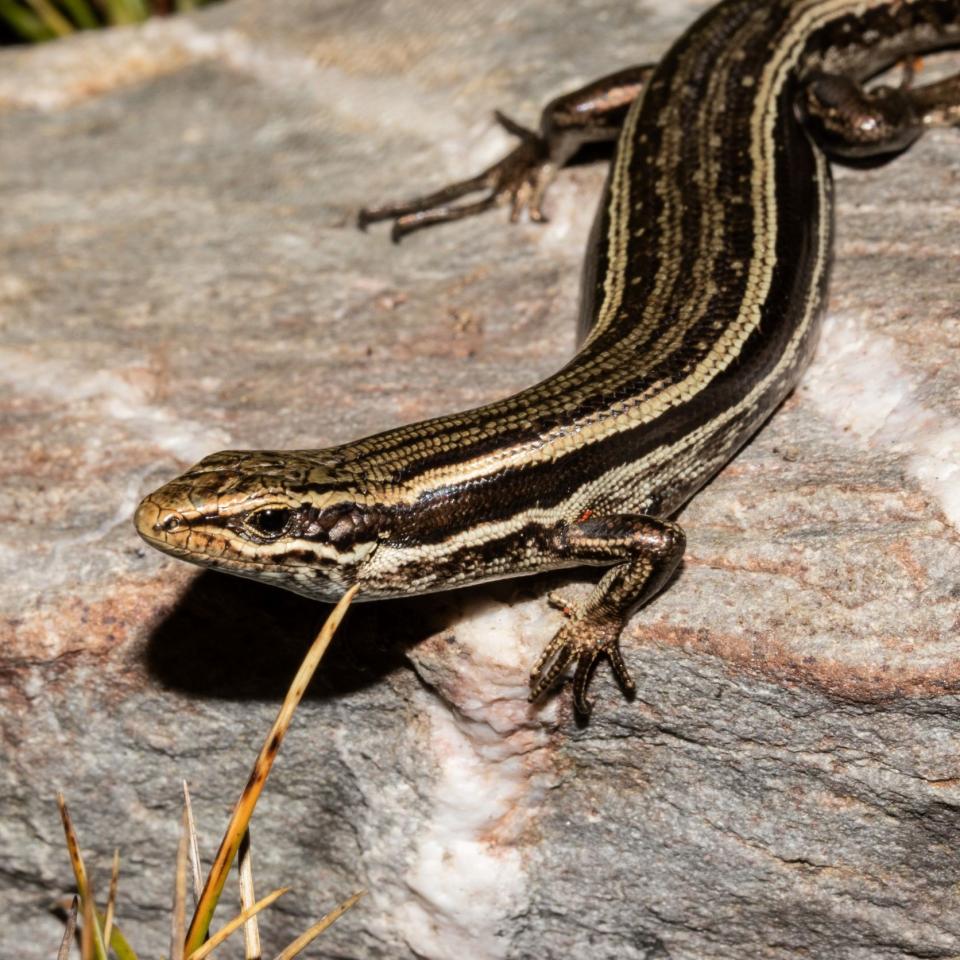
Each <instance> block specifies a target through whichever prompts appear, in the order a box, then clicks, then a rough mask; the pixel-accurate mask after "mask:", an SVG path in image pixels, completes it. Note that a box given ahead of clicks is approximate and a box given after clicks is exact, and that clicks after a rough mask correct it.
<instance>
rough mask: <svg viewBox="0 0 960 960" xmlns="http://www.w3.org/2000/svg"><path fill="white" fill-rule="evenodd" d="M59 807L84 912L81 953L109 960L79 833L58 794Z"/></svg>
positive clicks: (85, 955) (61, 795)
mask: <svg viewBox="0 0 960 960" xmlns="http://www.w3.org/2000/svg"><path fill="white" fill-rule="evenodd" d="M57 806H58V807H59V808H60V819H61V820H62V821H63V833H64V836H65V837H66V838H67V850H68V851H69V852H70V863H71V864H72V865H73V875H74V877H75V878H76V881H77V894H78V895H79V897H80V906H81V908H82V910H83V931H82V934H83V935H82V937H81V951H82V954H83V960H87V958H88V957H93V958H94V960H107V951H106V949H105V948H104V945H103V933H102V931H101V930H100V924H99V923H97V919H96V908H95V906H94V903H93V894H92V892H91V890H90V881H89V880H88V879H87V869H86V867H85V866H84V865H83V857H82V856H81V854H80V841H79V840H78V839H77V832H76V830H74V829H73V821H72V820H71V819H70V812H69V811H68V810H67V801H66V800H64V798H63V794H62V793H58V794H57ZM88 944H89V945H88Z"/></svg>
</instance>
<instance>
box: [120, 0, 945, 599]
mask: <svg viewBox="0 0 960 960" xmlns="http://www.w3.org/2000/svg"><path fill="white" fill-rule="evenodd" d="M958 41H960V0H725V2H723V3H720V4H719V5H717V6H716V7H715V8H713V9H712V10H710V11H708V12H707V13H706V14H705V15H704V16H703V17H702V18H701V19H700V20H699V21H698V22H697V23H696V24H694V25H693V26H692V27H691V28H690V29H689V30H688V31H687V33H686V34H685V35H684V36H683V37H682V38H681V39H680V40H679V41H678V42H677V43H676V44H675V45H674V46H673V47H672V48H671V49H670V50H669V51H668V53H667V54H666V55H665V57H664V58H663V60H662V61H661V63H660V64H659V65H658V67H657V69H656V70H655V71H654V73H653V75H652V77H651V78H650V81H649V83H648V85H647V87H646V89H645V90H644V91H643V93H642V95H641V96H640V98H639V99H638V100H637V101H636V102H635V103H634V105H633V107H632V108H631V110H630V112H629V113H628V114H627V117H626V120H625V122H624V127H623V130H622V133H621V136H620V139H619V141H618V145H617V149H616V153H615V157H614V161H613V164H612V166H611V171H610V176H609V179H608V184H607V188H606V192H605V199H604V203H603V205H602V207H601V209H600V213H599V220H598V224H597V229H596V231H595V237H596V238H597V240H596V245H595V248H594V249H593V250H592V251H591V252H590V254H589V255H590V256H591V257H592V258H593V259H594V264H595V269H592V270H591V271H590V274H589V275H591V276H593V277H594V278H595V280H594V282H592V283H591V284H590V285H589V286H588V288H587V289H585V290H584V299H583V316H582V321H581V322H582V326H583V327H584V328H585V329H586V330H587V335H586V339H585V341H584V343H583V346H582V348H581V350H580V352H579V353H578V354H577V355H576V356H575V357H574V358H573V360H572V361H571V362H570V363H569V364H568V365H567V366H566V367H564V369H562V370H561V371H559V372H558V373H556V374H555V375H553V376H551V377H549V378H548V379H546V380H544V381H543V382H542V383H539V384H537V385H535V386H533V387H530V388H529V389H527V390H524V391H522V392H521V393H519V394H516V395H515V396H512V397H509V398H507V399H505V400H502V401H499V402H497V403H493V404H490V405H487V406H484V407H481V408H478V409H475V410H470V411H466V412H464V413H458V414H453V415H450V416H445V417H441V418H438V419H434V420H430V421H426V422H423V423H416V424H412V425H409V426H406V427H401V428H399V429H395V430H390V431H387V432H385V433H381V434H378V435H376V436H373V437H369V438H366V439H363V440H359V441H357V442H355V443H351V444H348V445H345V446H341V447H336V448H331V449H328V450H323V451H284V452H226V453H221V454H215V455H213V456H212V457H208V458H207V459H206V460H204V461H203V462H202V463H201V464H199V465H198V466H197V467H195V468H194V469H193V470H191V471H190V472H188V473H187V474H185V475H184V476H183V477H180V478H178V479H177V480H175V481H173V482H171V483H170V484H168V485H167V486H165V487H163V488H161V490H159V491H157V492H156V493H154V494H151V496H150V497H148V498H146V500H145V501H144V503H143V504H142V505H141V508H140V511H138V520H137V524H138V529H140V531H141V533H143V535H144V536H145V537H147V539H149V540H150V542H151V543H154V544H155V545H157V546H158V547H160V548H161V549H165V550H168V551H169V552H172V553H175V554H176V555H177V556H181V557H183V558H185V559H188V560H192V561H194V562H198V563H205V564H208V565H212V566H217V567H219V568H222V569H226V570H230V571H232V572H234V573H239V574H241V575H244V576H253V577H257V578H260V579H266V580H269V581H270V582H274V583H278V584H280V585H282V586H285V587H287V588H289V589H293V590H296V591H297V592H300V593H305V594H308V595H310V596H316V597H320V598H323V599H335V598H336V597H338V596H339V595H340V594H341V593H342V592H343V590H344V589H346V588H347V587H348V586H349V585H351V584H352V583H354V582H358V583H360V585H361V594H360V598H361V599H364V598H366V599H373V598H377V597H386V596H392V595H397V594H407V593H413V592H426V591H430V590H439V589H444V588H446V587H450V586H454V585H457V584H462V583H468V582H477V581H480V580H484V579H492V578H497V577H505V576H515V575H518V574H523V573H531V572H535V571H539V570H545V569H553V568H557V567H561V566H568V565H574V564H576V563H577V562H579V561H578V560H577V559H576V558H574V557H571V556H569V555H567V554H564V553H563V552H562V551H559V550H558V548H557V547H556V530H557V529H558V524H569V523H574V522H576V521H577V518H580V517H582V516H586V515H588V514H592V513H596V514H601V515H607V516H613V515H631V516H636V515H645V516H649V517H653V518H661V519H663V518H667V517H669V516H670V515H672V514H673V513H675V512H676V510H677V509H678V508H679V507H680V506H682V505H683V503H684V502H686V501H687V500H688V499H689V498H690V497H691V496H692V495H693V494H694V493H695V492H696V491H697V490H698V489H699V488H700V487H701V486H702V485H703V484H704V483H705V482H706V481H707V480H709V479H710V478H711V477H712V476H713V475H714V474H715V473H716V472H717V471H718V470H719V469H720V468H721V467H722V466H723V465H724V464H725V463H726V462H727V461H728V460H729V459H730V458H731V457H732V456H733V455H734V454H735V453H736V452H737V450H738V449H739V448H740V447H741V446H742V444H743V443H745V442H746V441H747V439H748V438H749V437H750V436H751V435H752V434H753V433H754V432H755V431H756V430H757V429H758V428H759V427H760V426H761V425H762V423H763V422H764V420H765V419H766V418H767V417H768V416H769V415H770V414H771V412H772V411H773V410H774V409H775V408H776V407H777V405H778V404H779V403H780V402H781V401H782V400H783V399H784V397H785V396H786V395H787V394H788V393H789V392H790V391H791V390H792V389H793V387H794V386H795V384H796V383H797V380H798V378H799V377H800V374H801V372H802V371H803V369H804V367H805V365H806V363H807V362H808V360H809V358H810V356H811V354H812V351H813V348H814V346H815V342H816V337H817V326H818V318H819V315H820V312H821V309H822V304H823V297H824V291H825V289H826V283H827V279H828V272H829V262H830V250H831V229H832V209H831V180H830V171H829V168H828V164H827V161H826V159H825V157H824V156H823V154H822V153H821V152H820V151H819V150H818V149H817V148H816V147H814V146H813V144H812V143H811V141H810V139H809V138H808V136H807V134H806V133H805V132H804V130H803V128H802V126H801V125H800V123H799V122H798V120H797V119H796V116H795V111H794V103H795V99H796V95H797V91H798V89H799V87H800V86H801V85H802V83H803V82H804V79H805V78H807V77H809V76H811V75H812V74H814V73H815V72H817V71H820V70H829V71H833V72H842V73H845V74H847V75H849V76H852V77H853V78H854V79H856V80H858V81H859V80H863V79H865V78H867V77H869V76H871V75H873V74H875V73H876V72H878V71H879V70H881V69H883V68H885V67H887V66H889V65H891V64H892V63H894V62H895V61H896V60H897V59H898V58H899V57H901V56H902V55H904V53H906V52H908V51H917V52H920V51H924V50H928V49H932V48H935V47H942V46H946V45H949V44H954V43H957V42H958ZM266 507H270V508H272V509H285V510H289V511H290V514H291V518H292V519H291V523H290V526H289V528H288V529H287V530H285V531H284V534H283V535H282V536H280V537H279V538H278V539H276V540H274V541H269V542H267V541H264V540H262V539H261V540H258V539H257V538H256V537H252V536H251V533H250V529H249V525H245V523H244V519H243V518H244V517H245V516H249V514H250V512H251V511H253V510H257V509H263V508H266ZM329 510H339V511H344V510H346V511H347V513H348V514H349V515H350V516H351V517H353V521H352V522H353V523H354V527H352V528H338V530H339V529H346V530H347V535H345V536H343V537H341V538H340V540H339V541H338V542H337V543H333V542H332V541H330V540H329V539H327V540H324V539H323V537H324V534H323V532H322V531H323V529H330V524H327V526H326V528H324V527H323V525H322V524H321V525H320V526H319V527H318V526H317V525H316V524H314V526H311V525H310V523H309V522H308V519H307V518H308V516H313V517H314V518H316V517H317V516H320V515H323V513H324V511H329ZM351 511H352V512H351ZM173 515H176V516H177V517H179V518H180V519H179V521H178V524H179V525H178V526H177V527H176V528H175V529H167V528H166V527H164V524H165V523H166V522H167V518H169V517H170V516H173ZM318 531H319V532H318ZM611 562H613V561H611Z"/></svg>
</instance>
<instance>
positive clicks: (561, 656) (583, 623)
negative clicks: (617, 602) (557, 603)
mask: <svg viewBox="0 0 960 960" xmlns="http://www.w3.org/2000/svg"><path fill="white" fill-rule="evenodd" d="M553 599H554V598H551V602H553ZM564 607H565V613H566V615H567V617H568V623H566V624H565V625H564V626H563V627H561V628H560V630H559V631H557V634H556V635H555V636H554V638H553V639H552V640H551V641H550V642H549V643H548V644H547V646H546V648H545V649H544V651H543V653H542V654H540V659H539V660H537V662H536V663H535V664H534V667H533V670H532V671H531V672H530V699H531V700H536V699H537V698H538V697H540V696H541V695H542V694H544V693H546V691H547V690H549V689H550V688H551V687H552V686H553V685H554V684H555V683H556V680H557V678H558V677H559V676H560V674H561V673H562V672H563V671H564V669H565V668H566V666H567V664H569V663H570V661H571V660H574V659H575V660H576V661H577V668H576V671H575V672H574V675H573V705H574V708H575V709H576V711H577V713H579V714H581V715H582V716H584V717H587V716H589V715H590V712H591V710H592V709H593V703H592V702H591V701H590V700H588V699H587V687H588V686H589V683H590V678H591V676H592V675H593V669H594V666H595V665H596V663H597V661H598V660H599V659H600V657H601V656H606V657H607V659H608V660H609V661H610V666H611V667H612V668H613V673H614V676H615V677H616V678H617V682H618V683H619V684H620V687H621V689H622V690H623V692H624V693H625V694H627V695H628V696H630V695H632V694H633V692H634V690H635V689H636V685H635V684H634V682H633V677H631V676H630V671H629V670H628V669H627V665H626V663H624V661H623V655H622V654H621V653H620V631H621V630H622V629H623V623H622V621H619V620H615V619H611V618H606V617H599V616H597V615H596V614H594V615H593V616H591V615H590V614H589V613H588V612H586V611H585V610H584V609H583V608H580V609H576V608H574V609H570V607H569V606H568V605H564Z"/></svg>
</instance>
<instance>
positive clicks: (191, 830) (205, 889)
mask: <svg viewBox="0 0 960 960" xmlns="http://www.w3.org/2000/svg"><path fill="white" fill-rule="evenodd" d="M0 2H2V0H0ZM356 593H357V588H356V587H354V588H353V589H351V590H349V591H348V592H347V593H346V594H345V595H344V596H343V598H342V599H341V600H340V602H339V603H338V604H337V605H336V606H335V607H334V609H333V611H332V612H331V614H330V616H329V617H328V618H327V621H326V623H324V625H323V627H322V628H321V630H320V633H319V634H318V635H317V637H316V639H315V640H314V642H313V644H312V645H311V647H310V649H309V651H308V652H307V655H306V657H305V658H304V661H303V663H302V664H301V666H300V669H299V670H298V671H297V673H296V676H295V677H294V679H293V682H292V684H291V685H290V689H289V690H288V691H287V695H286V697H285V698H284V701H283V704H282V705H281V707H280V710H279V711H278V713H277V718H276V720H275V721H274V723H273V726H272V727H271V728H270V730H269V732H268V733H267V736H266V739H265V740H264V744H263V747H262V748H261V750H260V753H259V754H258V756H257V758H256V760H255V761H254V764H253V769H252V771H251V772H250V776H249V778H248V779H247V784H246V786H245V787H244V789H243V792H242V793H241V794H240V798H239V799H238V800H237V803H236V805H235V806H234V809H233V813H232V814H231V817H230V821H229V822H228V824H227V827H226V830H225V831H224V835H223V839H222V840H221V841H220V848H219V850H218V851H217V855H216V857H215V859H214V862H213V865H212V866H211V868H210V873H209V874H208V875H207V879H206V882H205V883H201V881H200V877H201V873H202V871H201V867H200V855H199V842H198V840H197V831H196V826H195V823H194V819H193V811H192V808H191V804H190V792H189V790H188V789H187V785H186V783H184V785H183V800H184V803H183V813H182V815H181V823H180V836H179V842H178V844H177V857H176V864H175V869H174V895H173V909H172V911H171V917H170V960H204V958H205V957H206V956H207V955H208V954H210V953H212V952H213V951H214V950H215V949H216V948H217V947H218V946H219V945H220V944H221V943H223V942H224V941H225V940H226V939H227V938H228V937H229V936H231V935H232V934H233V933H235V932H236V931H237V930H239V929H240V928H241V927H243V928H244V943H245V955H246V957H247V958H248V960H253V958H259V957H260V956H261V953H260V931H259V928H258V927H257V921H256V917H257V914H259V913H260V912H261V911H262V910H265V909H266V908H267V907H269V906H271V905H272V904H273V903H274V902H275V901H276V900H278V899H279V898H280V897H281V896H283V894H285V893H286V892H287V891H288V890H289V889H290V888H289V887H282V888H280V889H279V890H274V891H273V893H270V894H268V895H267V896H266V897H263V898H262V899H261V900H258V901H256V902H254V892H253V890H254V885H253V861H252V859H251V856H250V833H249V827H250V819H251V817H252V816H253V811H254V808H255V807H256V804H257V800H258V799H259V797H260V794H261V793H262V791H263V787H264V784H265V783H266V780H267V777H268V776H269V774H270V770H271V768H272V766H273V761H274V760H275V759H276V756H277V753H278V752H279V750H280V746H281V744H282V742H283V739H284V737H285V736H286V733H287V731H288V730H289V729H290V723H291V721H292V719H293V714H294V711H295V710H296V708H297V705H298V704H299V703H300V701H301V700H302V699H303V695H304V693H305V692H306V689H307V686H308V685H309V683H310V680H311V679H312V677H313V674H314V672H315V671H316V669H317V667H318V666H319V664H320V660H321V659H322V658H323V655H324V653H325V652H326V649H327V647H328V646H329V644H330V641H331V640H332V639H333V635H334V633H336V630H337V628H338V627H339V626H340V622H341V621H342V619H343V616H344V614H345V613H346V611H347V608H348V607H349V606H350V602H351V601H352V600H353V598H354V596H356ZM57 803H58V804H59V807H60V816H61V819H62V821H63V830H64V835H65V837H66V842H67V850H68V852H69V855H70V861H71V864H72V865H73V874H74V878H75V880H76V885H77V896H76V897H74V900H73V905H72V907H71V908H70V910H69V911H68V913H67V923H66V930H65V931H64V937H63V941H62V943H61V945H60V950H59V953H58V954H57V960H69V956H70V948H71V946H72V945H73V943H74V940H75V931H76V928H77V916H78V913H79V915H80V916H81V917H82V920H83V922H82V924H81V925H80V956H81V960H108V954H109V953H110V952H112V953H113V954H114V956H115V957H116V958H117V960H137V954H136V953H135V952H134V950H133V948H132V947H131V946H130V944H129V942H128V941H127V939H126V938H125V937H124V936H123V934H122V933H121V932H120V929H119V927H118V926H117V924H116V922H115V920H114V915H115V912H116V900H117V889H118V884H119V873H120V855H119V852H116V853H115V854H114V857H113V870H112V873H111V878H110V893H109V896H108V899H107V905H106V911H105V912H101V911H99V910H98V909H97V907H96V901H95V898H94V894H93V890H92V888H91V885H90V881H89V877H88V874H87V870H86V866H85V865H84V862H83V856H82V854H81V852H80V841H79V839H78V838H77V833H76V830H75V829H74V826H73V821H72V820H71V818H70V813H69V811H68V810H67V804H66V801H65V800H64V798H63V795H62V794H58V795H57ZM238 851H239V852H240V858H239V861H238V864H237V869H238V873H239V874H240V902H241V910H240V913H239V914H237V916H235V917H234V918H233V919H232V920H231V921H230V922H229V923H227V924H225V925H224V926H223V927H222V928H221V929H220V930H218V931H217V932H216V933H214V934H210V933H209V930H210V923H211V920H212V918H213V912H214V910H215V909H216V906H217V903H218V901H219V899H220V895H221V893H222V891H223V887H224V883H225V881H226V878H227V875H228V874H229V872H230V868H231V866H232V864H233V861H234V860H235V859H237V853H238ZM188 871H189V872H190V873H191V874H192V875H193V876H192V879H193V892H194V904H195V906H194V910H193V915H192V919H191V921H190V924H189V926H188V925H187V920H186V918H187V881H188ZM363 893H364V891H360V892H358V893H355V894H354V895H353V896H352V897H350V898H348V899H347V900H345V901H344V902H343V903H341V904H340V905H339V906H337V907H335V908H334V909H333V910H331V911H330V912H329V913H328V914H327V915H326V916H325V917H323V919H321V920H319V921H317V923H315V924H314V925H313V926H311V927H310V928H309V929H308V930H306V931H305V932H304V933H303V934H301V935H300V936H299V937H297V938H296V940H294V941H293V942H292V943H291V944H290V945H289V946H288V947H286V949H284V950H283V951H282V952H281V953H280V954H279V955H278V957H277V960H292V958H293V957H295V956H297V955H298V954H299V953H300V952H301V951H302V950H303V949H304V948H305V947H306V946H307V944H309V943H310V942H311V941H312V940H313V939H314V938H315V937H317V936H318V935H319V934H321V933H322V932H323V931H324V930H326V929H327V928H328V927H329V926H330V925H331V924H332V923H334V922H335V921H336V920H337V919H339V918H340V917H341V916H343V914H344V913H346V911H347V910H349V909H350V908H351V907H352V906H353V905H354V904H356V902H357V901H358V900H359V899H360V898H361V897H362V896H363ZM78 900H79V904H78Z"/></svg>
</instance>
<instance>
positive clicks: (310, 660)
mask: <svg viewBox="0 0 960 960" xmlns="http://www.w3.org/2000/svg"><path fill="white" fill-rule="evenodd" d="M357 589H358V588H357V587H351V588H350V589H349V590H348V591H347V592H346V593H345V594H344V595H343V596H342V597H341V598H340V601H339V603H337V605H336V606H335V607H334V608H333V611H332V612H331V614H330V616H329V617H327V622H326V623H325V624H324V625H323V627H322V629H321V630H320V633H319V634H318V635H317V638H316V640H314V641H313V645H312V646H311V647H310V650H309V651H308V652H307V655H306V657H305V658H304V661H303V663H302V664H301V665H300V669H299V670H298V671H297V674H296V676H295V677H294V679H293V683H292V684H291V685H290V689H289V690H288V691H287V695H286V697H285V698H284V701H283V705H282V706H281V707H280V711H279V713H278V714H277V719H276V720H274V722H273V726H272V727H271V729H270V732H269V733H268V734H267V739H266V741H265V742H264V745H263V747H262V748H261V750H260V754H259V755H258V756H257V759H256V761H255V762H254V764H253V770H252V771H251V773H250V777H249V779H248V780H247V785H246V787H244V790H243V793H242V794H241V796H240V799H239V800H238V801H237V805H236V806H235V807H234V810H233V814H232V816H231V817H230V823H229V824H228V825H227V829H226V832H225V833H224V836H223V840H222V841H221V842H220V849H219V850H218V851H217V855H216V858H215V859H214V861H213V866H212V867H211V868H210V875H209V876H208V877H207V882H206V884H205V885H204V888H203V893H202V894H201V895H200V902H199V903H198V904H197V909H196V910H195V911H194V914H193V920H192V921H191V923H190V930H189V931H188V933H187V942H186V947H185V950H186V953H187V955H188V956H190V955H192V954H194V952H195V951H196V950H198V949H199V947H200V945H201V944H202V943H203V941H204V938H205V937H206V935H207V930H209V929H210V921H211V919H212V917H213V911H214V908H215V907H216V905H217V901H218V900H219V899H220V894H221V892H222V891H223V885H224V884H225V883H226V880H227V874H228V873H229V872H230V866H231V864H232V863H233V858H234V857H235V856H236V855H237V849H238V848H239V846H240V840H241V838H242V837H243V835H244V833H246V830H247V825H248V824H249V823H250V818H251V816H252V815H253V808H254V807H255V806H256V803H257V800H258V799H259V797H260V793H261V792H262V790H263V785H264V783H265V782H266V779H267V776H268V774H269V773H270V768H271V767H272V766H273V761H274V760H275V759H276V756H277V751H278V750H279V749H280V744H281V743H282V742H283V737H284V734H285V733H286V732H287V729H288V728H289V726H290V721H291V719H292V718H293V713H294V711H295V710H296V708H297V705H298V704H299V703H300V701H301V700H302V699H303V695H304V693H305V692H306V689H307V685H308V684H309V683H310V679H311V678H312V677H313V674H314V671H315V670H316V669H317V666H318V665H319V664H320V660H321V659H322V657H323V655H324V653H325V652H326V649H327V647H328V646H329V644H330V641H331V640H332V639H333V635H334V633H336V631H337V627H339V626H340V621H341V620H342V619H343V615H344V614H345V613H346V612H347V607H349V606H350V602H351V601H352V600H353V598H354V597H355V596H356V594H357Z"/></svg>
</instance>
